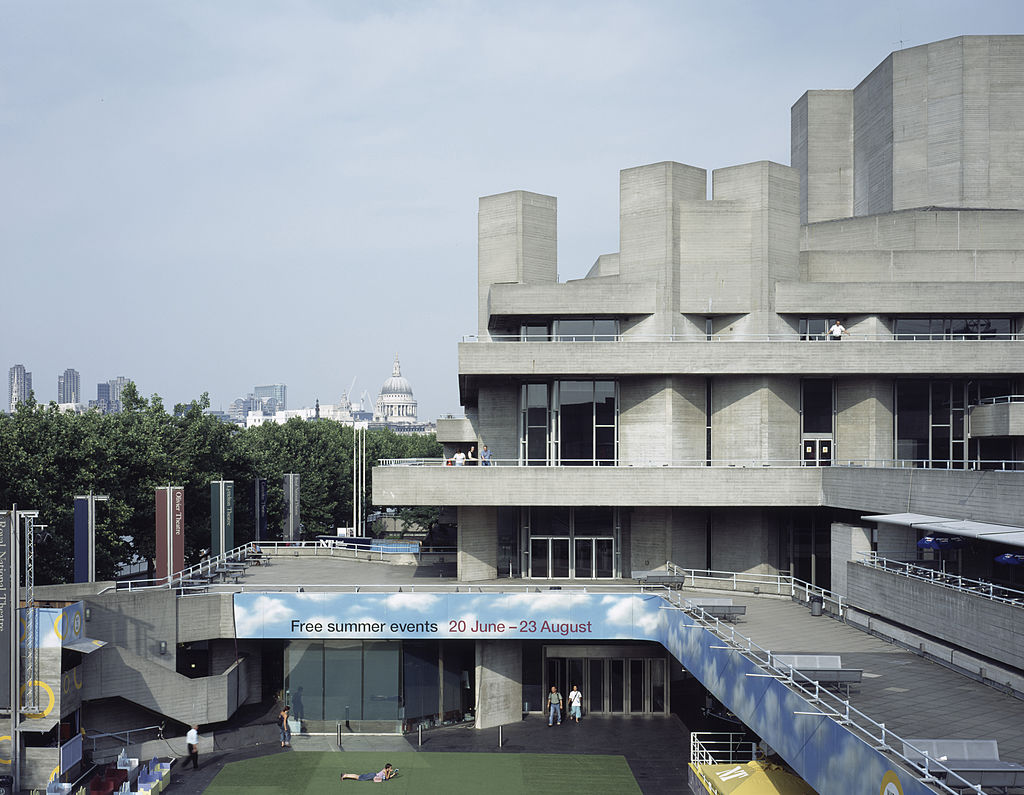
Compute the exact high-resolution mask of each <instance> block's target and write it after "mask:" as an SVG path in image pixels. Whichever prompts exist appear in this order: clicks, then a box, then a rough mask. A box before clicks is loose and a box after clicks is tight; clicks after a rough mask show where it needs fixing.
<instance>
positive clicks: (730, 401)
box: [711, 376, 801, 462]
mask: <svg viewBox="0 0 1024 795" xmlns="http://www.w3.org/2000/svg"><path fill="white" fill-rule="evenodd" d="M711 405H712V415H711V455H712V458H713V459H714V460H715V461H736V460H747V461H755V462H756V461H763V460H770V459H774V460H787V461H794V460H797V459H799V458H800V456H801V450H800V379H799V377H797V376H716V377H715V379H714V382H713V384H712V390H711Z"/></svg>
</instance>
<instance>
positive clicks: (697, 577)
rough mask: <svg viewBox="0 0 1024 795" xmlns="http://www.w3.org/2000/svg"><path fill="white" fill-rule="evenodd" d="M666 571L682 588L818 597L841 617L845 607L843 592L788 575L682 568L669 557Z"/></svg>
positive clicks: (806, 598)
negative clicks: (676, 578) (674, 577)
mask: <svg viewBox="0 0 1024 795" xmlns="http://www.w3.org/2000/svg"><path fill="white" fill-rule="evenodd" d="M665 569H666V571H667V572H668V573H669V574H671V575H673V576H676V577H679V584H680V585H681V586H683V587H690V588H706V589H711V590H716V591H737V592H743V593H753V594H761V593H774V594H776V595H780V596H789V597H790V598H792V599H794V600H796V601H799V602H804V603H808V602H810V601H811V597H812V596H817V597H821V600H822V607H823V608H824V607H829V608H831V609H829V610H828V611H827V612H830V613H835V614H836V615H837V616H839V617H840V618H842V617H843V613H844V611H845V609H846V607H847V603H846V602H844V601H843V596H842V594H837V593H835V592H834V591H830V590H828V589H826V588H822V587H820V586H817V585H812V584H811V583H809V582H804V581H803V580H799V579H797V578H796V577H791V576H790V575H788V574H757V573H754V572H735V571H715V570H714V569H684V568H682V567H681V566H677V565H676V564H675V563H673V562H672V561H671V560H669V561H666V562H665Z"/></svg>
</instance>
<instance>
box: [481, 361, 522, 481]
mask: <svg viewBox="0 0 1024 795" xmlns="http://www.w3.org/2000/svg"><path fill="white" fill-rule="evenodd" d="M519 392H520V387H519V384H516V383H511V382H510V381H509V380H508V379H502V380H500V381H498V380H496V379H493V380H488V381H487V382H486V383H482V384H481V385H480V390H479V392H478V394H477V422H476V426H477V431H478V433H479V441H480V445H481V446H482V445H485V444H486V445H487V447H488V449H489V450H490V451H491V458H492V459H495V460H497V459H509V460H512V461H516V460H518V459H519ZM479 449H480V447H479V446H478V450H479Z"/></svg>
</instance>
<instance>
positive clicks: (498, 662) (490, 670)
mask: <svg viewBox="0 0 1024 795" xmlns="http://www.w3.org/2000/svg"><path fill="white" fill-rule="evenodd" d="M522 683H523V645H522V643H519V642H518V641H507V640H478V641H477V642H476V728H478V729H490V728H492V727H493V726H501V725H503V724H506V723H518V722H519V721H521V720H522V719H523V684H522Z"/></svg>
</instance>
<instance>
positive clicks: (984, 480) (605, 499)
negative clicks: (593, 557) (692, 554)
mask: <svg viewBox="0 0 1024 795" xmlns="http://www.w3.org/2000/svg"><path fill="white" fill-rule="evenodd" d="M494 463H496V464H497V465H496V466H490V467H481V466H447V465H446V462H445V459H404V460H387V459H385V460H382V461H381V462H380V465H379V466H377V467H376V468H375V469H374V472H373V502H374V504H376V505H462V506H522V505H551V506H575V505H608V506H620V507H629V506H637V507H640V506H693V507H719V506H724V507H728V506H733V507H772V506H792V507H814V506H829V507H834V508H845V509H848V510H855V511H871V512H876V513H877V512H880V511H883V512H884V511H890V512H894V513H895V512H900V511H917V512H920V513H930V514H941V515H943V516H950V517H954V518H965V517H972V516H973V517H981V516H983V517H985V520H986V521H990V522H1003V523H1006V524H1014V525H1015V524H1019V522H1020V516H1021V514H1022V513H1024V462H1019V461H1005V462H983V463H982V464H980V465H979V464H972V465H971V466H983V467H985V468H975V469H953V468H945V467H941V466H937V465H936V462H923V461H906V460H891V461H888V460H887V461H836V462H835V465H833V466H830V467H809V466H800V464H799V462H797V461H767V460H749V461H740V460H736V461H721V462H712V465H711V466H706V465H705V462H696V461H694V462H688V463H687V462H675V463H672V464H669V463H659V462H637V463H636V464H624V463H621V462H620V463H619V464H618V465H617V466H606V467H605V466H599V467H589V466H588V467H572V466H537V467H533V466H519V465H518V463H517V462H514V461H496V462H494ZM938 463H939V464H941V463H942V462H938ZM929 466H930V467H931V468H929Z"/></svg>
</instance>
